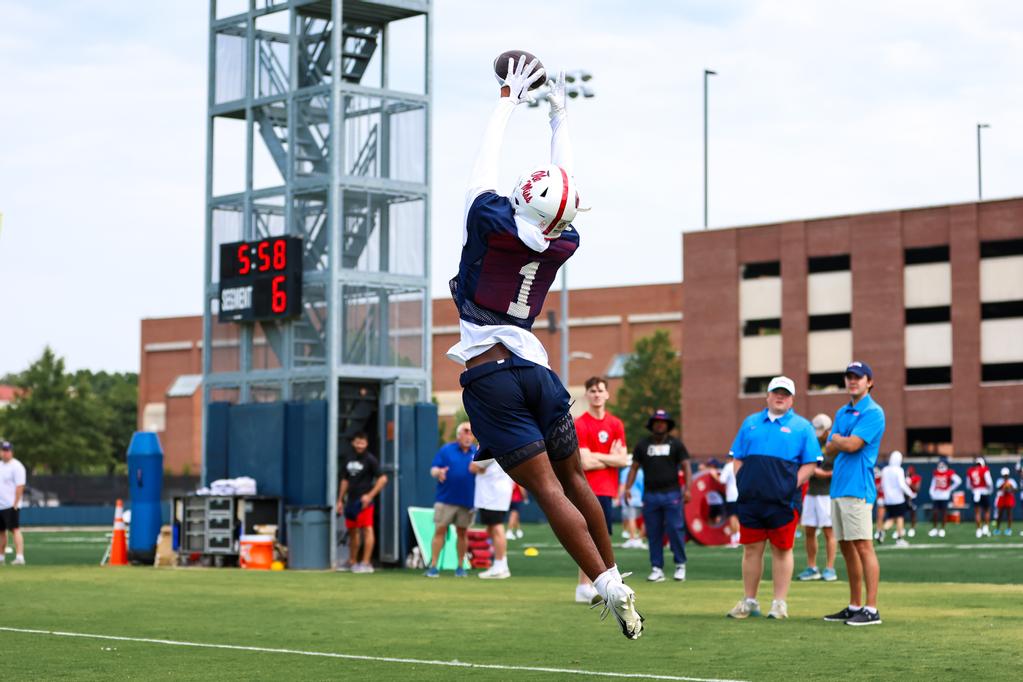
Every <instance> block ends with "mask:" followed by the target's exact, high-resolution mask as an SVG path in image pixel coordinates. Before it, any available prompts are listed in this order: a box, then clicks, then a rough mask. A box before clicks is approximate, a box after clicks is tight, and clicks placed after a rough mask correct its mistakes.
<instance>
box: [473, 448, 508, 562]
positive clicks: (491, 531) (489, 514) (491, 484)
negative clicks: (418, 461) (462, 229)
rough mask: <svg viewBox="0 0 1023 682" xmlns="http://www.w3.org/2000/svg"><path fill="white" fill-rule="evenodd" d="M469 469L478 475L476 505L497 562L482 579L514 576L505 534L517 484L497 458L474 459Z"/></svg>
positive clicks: (474, 503) (474, 505)
mask: <svg viewBox="0 0 1023 682" xmlns="http://www.w3.org/2000/svg"><path fill="white" fill-rule="evenodd" d="M469 471H471V472H472V473H474V474H476V492H475V498H474V500H473V505H472V506H473V507H475V508H476V510H477V511H479V514H480V522H481V523H482V524H483V525H485V526H486V527H487V534H488V535H490V542H491V544H492V545H493V546H494V563H493V565H492V566H491V567H490V568H488V569H487V570H485V571H481V572H480V574H479V577H480V578H483V579H484V580H503V579H505V578H510V577H511V571H509V570H508V538H506V537H505V534H504V522H505V519H506V518H507V516H508V507H510V506H511V497H512V488H513V487H514V485H515V483H514V481H512V479H511V477H510V476H509V475H508V474H506V473H504V470H503V469H502V468H501V467H500V465H498V463H497V462H496V461H495V460H492V459H485V460H481V461H479V462H470V463H469Z"/></svg>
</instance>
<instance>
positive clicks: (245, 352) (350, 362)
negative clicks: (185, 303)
mask: <svg viewBox="0 0 1023 682" xmlns="http://www.w3.org/2000/svg"><path fill="white" fill-rule="evenodd" d="M432 6H433V5H432V0H233V1H232V0H211V1H210V13H209V27H210V31H209V76H208V77H209V93H208V110H207V111H208V113H207V146H206V255H205V288H204V292H205V294H204V295H205V305H204V314H203V349H204V353H203V391H204V406H205V405H208V404H209V403H210V402H211V401H228V402H232V403H238V404H240V403H251V402H272V401H280V400H305V399H324V400H326V401H327V402H328V407H329V419H328V421H329V427H328V444H329V453H328V464H327V471H328V476H327V480H326V481H325V482H324V484H325V485H326V486H327V499H328V500H334V499H335V495H336V485H337V467H338V460H339V456H340V455H342V454H343V453H344V450H345V448H346V447H347V443H348V438H349V436H350V435H351V433H352V432H354V431H356V430H360V429H361V428H365V425H366V424H367V423H370V422H372V423H374V428H375V429H376V430H375V431H374V430H373V429H370V432H371V433H374V435H376V436H377V438H376V440H377V442H378V443H379V448H380V452H379V453H378V454H379V455H380V457H381V463H382V464H383V466H384V468H385V470H388V469H389V468H390V469H392V470H393V468H394V467H396V466H397V459H396V452H395V451H394V450H395V445H394V444H395V443H397V434H396V433H394V432H393V430H394V429H396V428H397V423H398V420H397V419H396V418H395V413H396V411H397V407H398V405H400V404H408V403H414V402H417V401H421V400H426V399H428V397H429V395H430V376H431V367H430V364H431V351H430V334H429V330H430V324H431V321H430V305H429V303H430V291H429V281H430V258H429V244H430V221H429V215H430V176H429V173H430V143H429V136H430V113H431V112H430V109H431V73H430V69H431V40H432V28H431V21H430V19H431V12H432ZM283 236H287V237H300V238H301V240H302V247H301V253H302V268H301V282H302V285H301V292H302V300H301V306H300V309H299V313H298V314H297V315H296V316H293V317H290V318H287V319H274V320H265V319H263V320H258V321H254V322H221V321H219V320H218V317H219V314H220V312H221V311H220V305H221V299H220V296H219V293H218V288H219V284H220V276H221V275H220V268H221V263H220V248H221V245H223V244H229V243H235V242H258V241H259V240H264V239H267V238H273V237H283ZM374 415H375V416H376V419H374V417H373V416H374ZM204 424H205V416H204ZM204 447H205V446H204ZM390 487H391V486H388V488H390ZM396 500H397V497H396V495H394V496H391V497H390V502H393V506H394V507H395V509H393V510H389V509H387V508H386V507H387V504H388V503H389V500H388V499H387V498H384V499H383V500H382V502H383V505H382V508H381V523H394V524H397V523H398V522H399V519H398V514H397V508H396V505H397V503H396ZM394 535H395V536H396V534H394ZM380 550H381V558H382V559H384V560H397V559H398V557H396V556H391V553H393V552H395V551H397V550H396V547H384V546H381V547H380Z"/></svg>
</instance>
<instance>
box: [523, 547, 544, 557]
mask: <svg viewBox="0 0 1023 682" xmlns="http://www.w3.org/2000/svg"><path fill="white" fill-rule="evenodd" d="M523 554H525V555H526V556H540V550H538V549H537V548H536V547H526V550H525V551H524V552H523Z"/></svg>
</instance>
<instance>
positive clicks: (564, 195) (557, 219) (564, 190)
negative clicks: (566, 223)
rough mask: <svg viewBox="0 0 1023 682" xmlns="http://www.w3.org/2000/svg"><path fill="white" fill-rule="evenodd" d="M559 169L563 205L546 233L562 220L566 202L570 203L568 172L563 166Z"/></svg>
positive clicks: (559, 207)
mask: <svg viewBox="0 0 1023 682" xmlns="http://www.w3.org/2000/svg"><path fill="white" fill-rule="evenodd" d="M558 170H559V171H561V205H560V206H558V214H557V215H555V216H554V220H552V221H551V224H550V225H548V226H547V229H546V230H544V231H543V233H544V234H550V231H551V230H553V229H554V228H555V227H557V225H558V223H560V222H561V216H563V215H565V204H567V203H568V173H566V172H565V169H564V168H562V167H561V166H558Z"/></svg>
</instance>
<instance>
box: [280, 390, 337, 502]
mask: <svg viewBox="0 0 1023 682" xmlns="http://www.w3.org/2000/svg"><path fill="white" fill-rule="evenodd" d="M285 423H286V426H285V438H286V442H285V457H284V462H285V486H284V487H285V495H284V503H285V505H287V506H295V507H319V506H323V505H325V504H327V483H326V481H327V402H326V401H325V400H313V401H309V402H290V403H287V405H286V406H285Z"/></svg>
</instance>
